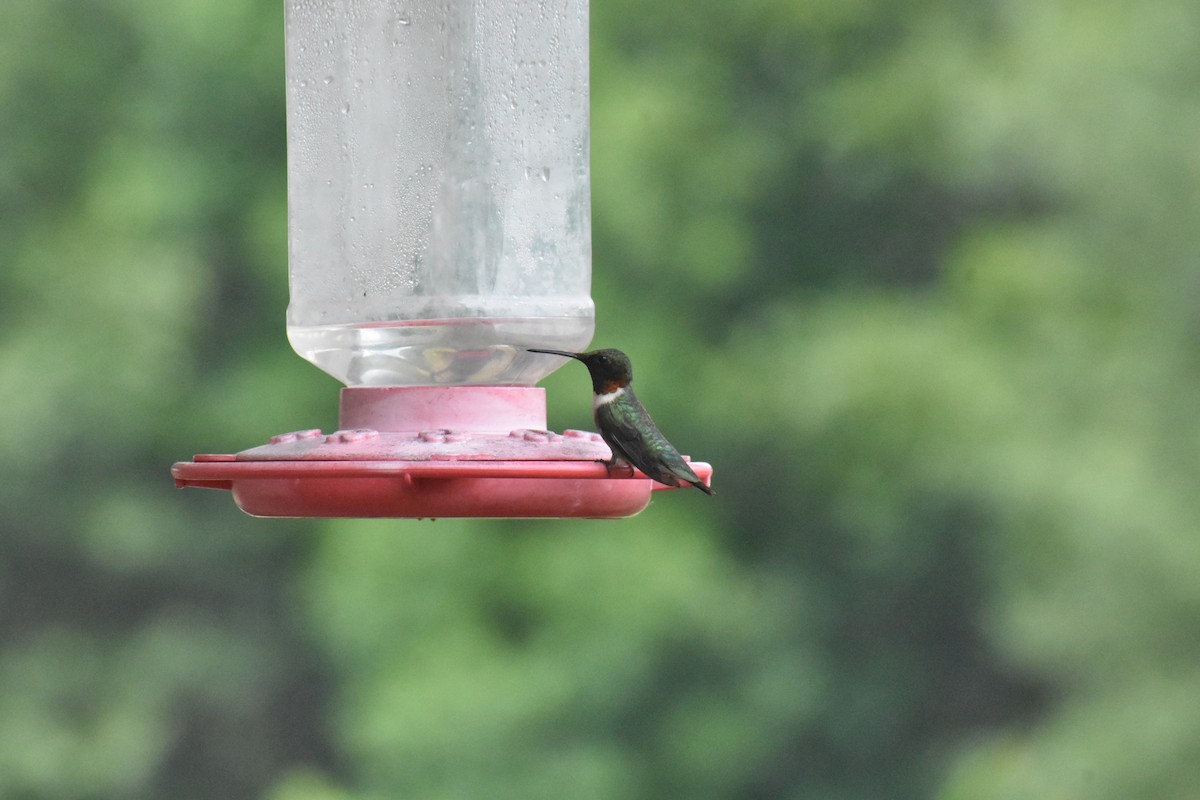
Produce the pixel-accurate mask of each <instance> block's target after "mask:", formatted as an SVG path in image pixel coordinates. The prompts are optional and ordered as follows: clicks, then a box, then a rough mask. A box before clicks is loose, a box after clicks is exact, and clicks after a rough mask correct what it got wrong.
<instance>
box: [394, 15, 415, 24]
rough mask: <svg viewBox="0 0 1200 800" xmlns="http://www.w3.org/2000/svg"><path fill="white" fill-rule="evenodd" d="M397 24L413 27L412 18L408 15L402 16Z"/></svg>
mask: <svg viewBox="0 0 1200 800" xmlns="http://www.w3.org/2000/svg"><path fill="white" fill-rule="evenodd" d="M396 22H398V23H399V24H401V25H412V17H410V16H408V14H401V15H400V17H399V18H398V19H397V20H396Z"/></svg>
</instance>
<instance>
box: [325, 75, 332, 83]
mask: <svg viewBox="0 0 1200 800" xmlns="http://www.w3.org/2000/svg"><path fill="white" fill-rule="evenodd" d="M324 82H325V85H326V86H328V85H329V84H331V83H333V76H332V75H326V76H325V78H324Z"/></svg>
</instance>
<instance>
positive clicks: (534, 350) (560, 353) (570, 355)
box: [525, 347, 583, 361]
mask: <svg viewBox="0 0 1200 800" xmlns="http://www.w3.org/2000/svg"><path fill="white" fill-rule="evenodd" d="M525 349H526V350H528V351H529V352H530V353H545V354H546V355H551V356H564V357H566V358H574V359H578V360H579V361H583V359H582V358H580V357H579V354H578V353H568V352H567V351H566V350H539V349H538V348H536V347H526V348H525Z"/></svg>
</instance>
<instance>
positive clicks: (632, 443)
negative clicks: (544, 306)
mask: <svg viewBox="0 0 1200 800" xmlns="http://www.w3.org/2000/svg"><path fill="white" fill-rule="evenodd" d="M526 349H527V350H528V351H529V352H531V353H547V354H549V355H552V356H564V357H566V358H573V359H575V360H576V361H582V362H583V364H584V366H585V367H587V368H588V372H589V373H591V376H592V416H593V417H594V419H595V420H596V426H597V427H598V428H599V429H600V436H601V437H602V438H603V439H604V441H605V442H606V443H607V444H608V446H609V448H610V449H611V450H612V454H613V457H612V462H611V463H612V464H614V465H617V464H630V465H632V466H635V467H637V468H638V469H640V470H641V471H642V472H643V473H645V474H646V475H647V476H649V477H650V478H653V479H654V480H656V481H658V482H659V483H664V484H666V485H667V486H683V484H684V483H690V484H691V485H692V486H695V487H696V488H697V489H699V490H700V491H702V492H704V493H705V494H707V495H711V494H713V490H712V489H711V488H709V486H708V485H707V484H705V483H704V481H702V480H700V477H699V476H698V475H697V474H696V473H695V472H694V471H692V468H691V467H690V466H688V463H687V462H686V461H684V460H683V456H681V455H679V451H678V450H676V449H675V448H674V447H673V446H672V445H671V443H670V442H668V441H667V437H665V436H663V435H662V433H661V432H660V431H659V430H658V426H657V425H655V424H654V420H652V419H651V418H650V414H649V413H648V412H647V411H646V409H645V407H644V406H643V405H642V404H641V401H639V400H638V399H637V395H635V394H634V393H633V385H632V384H633V365H632V364H630V363H629V357H628V356H626V355H625V354H624V353H622V352H621V351H620V350H614V349H612V348H608V349H605V350H593V351H591V352H590V353H568V352H566V351H564V350H538V349H535V348H532V347H529V348H526Z"/></svg>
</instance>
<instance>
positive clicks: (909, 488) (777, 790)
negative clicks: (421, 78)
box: [0, 0, 1200, 800]
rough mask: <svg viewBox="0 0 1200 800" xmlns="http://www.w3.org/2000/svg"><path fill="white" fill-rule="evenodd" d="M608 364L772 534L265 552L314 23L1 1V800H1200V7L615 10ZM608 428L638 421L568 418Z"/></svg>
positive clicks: (605, 139)
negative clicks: (255, 453) (196, 479)
mask: <svg viewBox="0 0 1200 800" xmlns="http://www.w3.org/2000/svg"><path fill="white" fill-rule="evenodd" d="M592 16H593V44H592V58H593V65H592V71H593V86H592V100H593V105H592V109H593V138H592V147H593V151H592V157H593V189H594V236H595V254H596V263H595V288H594V295H595V297H596V301H597V307H598V310H599V319H598V322H599V330H598V333H597V337H596V342H597V344H603V345H616V346H620V347H622V348H623V349H625V350H627V351H629V352H630V354H631V355H632V356H633V358H634V361H635V362H636V363H637V365H638V374H639V384H638V389H639V393H640V394H641V395H642V396H643V398H644V399H645V400H646V401H647V404H648V405H649V406H650V407H651V408H652V409H654V411H655V414H656V417H658V419H659V421H660V422H661V423H663V427H664V428H665V429H666V431H667V433H668V434H669V435H670V436H671V437H672V439H674V440H675V441H676V442H677V443H678V444H680V445H682V446H683V449H684V450H685V451H686V452H691V453H694V454H695V455H696V456H698V457H701V458H704V459H705V460H708V461H711V462H712V463H714V465H715V466H716V470H717V471H716V486H717V488H718V490H719V495H718V496H717V497H716V498H714V499H713V500H711V501H710V500H708V499H707V498H704V497H702V496H700V495H699V494H698V493H694V492H681V493H675V494H671V495H670V496H664V497H661V498H659V499H657V500H656V501H655V503H654V504H653V505H652V507H651V508H650V509H648V510H647V511H646V512H644V513H643V514H642V515H641V516H639V517H637V518H635V519H632V520H628V521H624V522H580V521H561V522H560V521H552V522H511V521H509V522H500V521H461V522H454V521H445V520H443V521H438V522H434V523H430V522H424V523H418V522H404V521H386V522H364V521H334V522H324V523H313V522H305V521H271V522H267V521H257V520H252V519H249V518H247V517H244V516H243V515H241V514H240V512H238V511H237V510H236V508H235V507H234V506H233V504H232V503H231V502H230V501H229V498H228V497H223V496H220V495H216V494H212V493H207V492H182V493H177V492H174V490H173V489H172V488H171V485H170V479H169V477H168V476H167V472H166V469H167V466H168V465H169V464H170V463H171V462H172V461H175V460H178V459H181V458H186V457H187V456H189V455H190V454H191V453H193V452H195V451H197V450H200V451H209V452H231V451H236V450H239V449H243V448H245V447H249V446H252V445H255V444H257V443H259V442H260V441H262V440H263V439H264V438H265V436H266V435H269V434H271V433H275V432H279V431H284V430H293V429H298V428H306V427H313V426H322V427H329V426H330V425H331V423H332V422H333V416H334V414H335V411H334V405H335V402H334V396H335V389H336V386H335V385H334V384H333V383H332V382H331V381H330V380H329V379H328V378H326V377H324V376H323V375H322V374H321V373H319V372H318V371H317V370H316V369H314V368H312V367H310V366H309V365H307V364H306V363H304V362H303V361H301V360H300V359H299V358H298V357H296V356H294V355H293V354H292V353H291V351H290V349H289V348H288V346H287V343H286V340H285V338H284V336H283V322H282V320H283V310H284V307H285V305H286V291H287V288H286V267H285V262H286V198H285V174H284V165H285V157H286V156H285V148H284V107H283V74H282V72H283V67H282V65H283V54H282V10H281V8H280V7H279V4H278V2H277V0H273V1H272V2H267V1H266V0H208V2H205V3H198V4H190V5H189V4H180V3H159V2H148V0H72V2H65V0H6V2H4V3H3V4H0V153H2V154H3V155H2V156H0V422H2V423H3V430H4V432H5V441H4V444H3V446H0V475H2V476H3V480H2V481H0V796H3V797H13V798H28V799H29V800H37V799H38V798H55V799H56V800H73V799H76V798H78V799H79V800H83V799H84V798H158V797H172V798H197V799H200V798H229V797H264V798H268V800H375V799H376V798H391V797H413V798H428V799H429V800H434V799H436V798H446V799H447V800H449V799H451V798H477V797H487V798H526V799H529V798H533V799H536V798H543V797H544V798H562V797H570V798H622V799H625V798H660V797H687V798H713V799H714V800H717V799H723V798H729V799H732V798H791V797H794V798H801V797H803V798H821V799H822V800H874V799H875V798H883V797H886V798H901V799H903V798H924V797H928V798H941V799H942V800H976V799H979V800H1015V798H1030V797H1038V798H1050V797H1053V798H1080V799H1081V800H1082V799H1083V798H1087V800H1103V799H1104V798H1113V800H1118V799H1119V800H1131V799H1133V800H1136V799H1138V798H1146V800H1165V799H1169V798H1193V797H1195V796H1196V787H1197V786H1200V706H1197V703H1196V697H1197V696H1198V692H1200V635H1198V633H1197V632H1198V631H1200V495H1198V494H1197V492H1196V491H1195V483H1196V480H1197V478H1198V477H1200V447H1198V445H1200V416H1198V415H1197V414H1196V413H1195V409H1196V405H1197V397H1198V390H1200V358H1197V355H1196V354H1197V353H1198V352H1200V315H1198V314H1197V312H1196V310H1195V302H1196V294H1197V289H1198V288H1200V281H1198V280H1197V275H1200V272H1197V270H1196V265H1197V263H1198V262H1200V225H1197V224H1196V211H1195V199H1194V198H1195V195H1196V187H1197V186H1198V185H1200V158H1198V156H1197V153H1200V150H1197V148H1196V145H1195V132H1196V131H1197V130H1198V129H1200V61H1198V60H1197V59H1196V58H1195V52H1194V42H1193V39H1194V32H1195V30H1197V28H1198V27H1200V6H1196V5H1195V4H1194V3H1190V2H1184V0H1163V1H1162V2H1159V3H1155V4H1150V5H1146V4H1135V3H1132V2H1128V0H1125V2H1119V1H1118V0H1102V2H1099V3H1097V2H1091V3H1086V4H1085V3H1081V2H1077V1H1072V0H1052V1H1051V2H1048V3H1040V2H1034V0H1012V2H1007V3H999V2H989V3H978V4H970V3H943V2H931V1H929V0H914V2H910V3H906V4H901V5H896V4H889V3H883V2H875V1H874V0H853V1H852V2H845V0H837V1H836V2H835V0H755V1H754V2H748V3H742V4H732V5H731V4H728V3H720V4H718V3H715V2H709V0H700V1H699V2H691V3H683V2H663V3H652V4H645V3H637V2H632V0H604V1H603V2H598V3H596V4H595V5H594V6H593V9H592ZM546 384H547V386H548V388H549V390H550V393H551V406H552V419H551V423H552V425H553V426H554V427H556V428H563V427H572V426H573V427H586V426H587V424H588V419H587V403H586V391H587V388H586V382H585V381H584V379H583V376H582V375H581V374H579V372H577V371H574V370H570V369H567V370H562V371H560V372H559V373H557V374H555V375H554V376H552V377H551V378H550V379H548V380H547V382H546Z"/></svg>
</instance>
